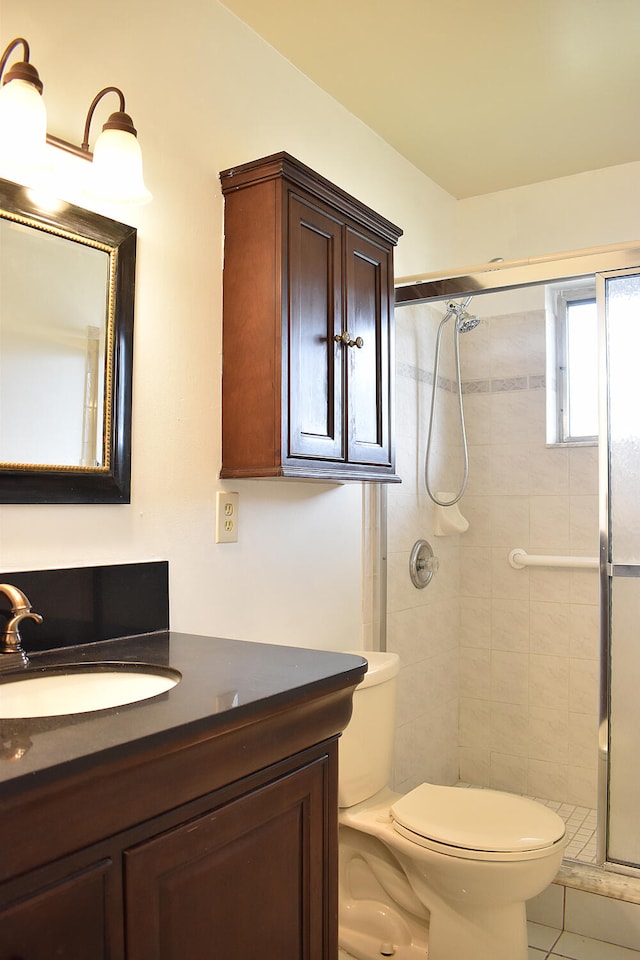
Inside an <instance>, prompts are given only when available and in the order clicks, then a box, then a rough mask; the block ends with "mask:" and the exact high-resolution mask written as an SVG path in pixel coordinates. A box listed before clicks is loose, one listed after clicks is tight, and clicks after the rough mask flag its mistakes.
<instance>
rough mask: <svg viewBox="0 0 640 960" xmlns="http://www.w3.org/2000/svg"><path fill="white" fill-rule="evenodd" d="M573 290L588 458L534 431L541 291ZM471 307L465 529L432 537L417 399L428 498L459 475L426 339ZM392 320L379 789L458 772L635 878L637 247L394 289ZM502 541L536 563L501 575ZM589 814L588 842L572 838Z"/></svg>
mask: <svg viewBox="0 0 640 960" xmlns="http://www.w3.org/2000/svg"><path fill="white" fill-rule="evenodd" d="M584 281H590V282H591V283H592V284H593V286H594V289H595V290H596V298H597V303H598V311H599V323H600V361H601V368H602V377H601V383H602V388H601V405H600V406H601V424H600V437H599V456H598V452H597V448H596V446H595V445H591V446H588V445H584V444H578V445H576V444H574V445H571V444H562V443H549V434H548V428H549V417H550V407H551V404H550V402H549V397H550V396H551V395H552V394H553V391H554V388H555V386H556V385H555V383H554V382H553V370H552V366H551V365H549V363H548V362H545V358H546V355H547V354H548V351H549V350H550V349H554V343H553V341H552V338H550V336H549V324H548V321H547V319H546V314H547V312H548V301H549V293H548V291H549V290H550V289H554V290H557V289H559V288H561V287H564V286H567V285H568V286H569V287H571V286H573V285H575V284H578V285H580V284H582V283H583V282H584ZM471 296H473V313H474V314H476V313H477V314H478V315H479V316H480V317H481V319H482V323H481V324H480V326H478V327H477V329H472V330H469V331H468V335H465V337H464V338H462V340H461V347H460V369H461V374H460V376H461V381H462V383H461V390H462V392H463V401H464V407H465V414H466V419H467V439H468V444H469V481H468V487H467V489H466V492H465V494H464V496H463V497H462V499H461V500H460V503H459V507H460V509H461V511H462V513H463V514H464V515H465V516H466V517H467V519H468V520H469V522H470V526H469V530H468V532H467V533H464V534H462V535H458V536H452V537H441V538H440V537H435V538H434V537H433V531H434V523H433V521H434V510H435V509H436V507H435V505H434V504H433V503H432V502H431V501H430V500H429V499H428V497H427V493H426V490H425V487H424V470H423V468H424V455H425V448H426V444H427V433H431V430H428V422H429V419H430V403H431V394H432V390H433V392H438V396H439V404H440V415H441V420H442V422H441V423H440V426H439V429H438V426H437V425H436V427H435V428H434V430H435V436H434V438H433V440H432V444H433V448H434V449H433V451H432V461H433V462H432V466H431V469H432V470H433V478H432V486H433V489H434V490H437V491H447V490H450V491H454V492H455V491H456V490H458V488H459V480H460V477H461V475H462V474H463V473H464V453H463V451H462V450H461V448H460V443H459V439H460V427H459V423H458V413H457V409H456V402H455V401H456V395H457V389H458V384H457V380H456V378H457V373H456V364H455V362H454V360H455V358H454V355H453V347H452V345H451V344H450V345H449V347H448V352H447V345H446V342H443V344H442V347H441V349H442V358H441V361H440V362H441V369H440V371H439V372H437V373H436V383H435V386H433V387H432V383H431V381H432V379H433V376H434V368H433V360H434V353H435V350H436V337H437V329H438V326H439V325H441V324H442V322H443V317H444V316H445V315H446V314H447V312H451V311H453V314H454V315H455V316H456V321H455V322H456V323H458V313H457V312H456V310H455V309H454V307H455V306H457V308H458V312H460V313H461V314H462V312H463V311H464V312H465V313H466V315H467V316H468V312H466V308H467V307H468V305H469V298H470V297H471ZM473 319H474V320H475V319H476V318H475V317H474V318H473ZM396 324H397V329H398V341H397V358H398V359H397V394H398V399H397V411H398V415H397V416H398V460H399V464H398V468H399V472H400V473H401V475H402V478H403V481H404V482H403V484H402V487H399V488H394V489H393V490H389V491H388V492H387V496H388V504H387V508H386V515H387V525H386V532H387V540H388V551H387V566H388V575H387V581H388V588H387V592H386V604H387V618H386V625H387V646H388V647H389V649H395V650H397V651H398V652H399V653H400V655H401V659H402V660H403V663H404V664H405V669H404V670H403V672H402V673H403V675H404V676H402V675H401V682H400V710H399V721H398V723H399V726H398V731H397V749H396V753H397V755H398V761H397V768H396V771H395V779H396V785H397V786H398V788H401V789H407V788H410V787H411V786H412V785H414V784H415V783H418V782H421V781H422V780H432V781H437V782H448V783H451V782H455V781H456V779H457V778H458V777H459V778H460V779H461V780H462V781H464V782H467V783H473V784H474V785H478V786H487V787H494V788H498V789H507V790H512V791H513V792H517V793H524V794H528V795H530V796H535V797H537V798H539V799H542V800H544V801H545V802H549V803H550V804H551V805H553V806H555V807H556V808H557V809H560V810H561V812H563V813H564V812H565V811H572V813H571V815H572V817H575V816H578V817H582V818H583V819H584V824H582V825H581V826H582V828H583V829H582V830H581V831H578V832H579V833H580V834H581V836H582V839H580V837H578V838H577V839H576V842H575V843H574V844H573V845H572V846H570V847H569V856H570V857H571V858H572V859H583V860H586V861H588V862H591V863H592V864H600V865H605V866H607V867H608V868H609V869H614V870H618V871H621V872H627V873H635V872H637V871H638V870H639V869H640V839H639V838H640V831H639V830H638V829H637V826H638V814H637V811H638V810H639V809H640V773H639V772H638V764H637V762H636V756H637V753H638V748H639V747H640V697H638V695H637V691H638V689H639V684H640V647H637V644H636V642H635V629H634V628H635V625H636V623H637V622H638V620H639V615H640V580H638V579H636V578H637V577H638V576H640V507H639V506H638V504H637V498H636V497H635V496H634V493H635V491H636V490H638V489H640V487H639V486H638V481H640V414H639V413H638V411H640V403H639V402H638V401H639V400H640V395H639V394H640V384H639V385H638V386H636V382H637V381H638V376H637V373H636V371H635V370H634V367H633V364H634V362H635V360H636V358H637V357H638V356H640V247H638V246H633V247H630V246H625V247H609V248H602V249H599V250H590V251H583V252H577V253H575V254H573V255H571V256H561V257H558V258H549V259H548V260H541V259H540V260H537V261H536V262H535V263H527V262H519V263H512V264H509V263H504V264H501V265H500V266H497V265H495V264H490V265H487V268H486V269H485V270H482V271H479V272H478V273H475V274H473V275H465V276H457V277H435V276H434V277H432V278H420V279H417V280H415V281H410V282H409V281H406V282H405V281H399V285H398V287H397V289H396ZM449 326H452V325H451V324H450V325H449ZM474 327H475V323H474ZM460 329H464V328H463V327H462V326H460ZM550 373H551V376H550ZM463 432H464V431H463ZM416 445H417V446H418V447H419V453H418V455H417V456H416V454H415V447H416ZM412 448H413V449H412ZM598 460H599V462H598ZM445 496H446V498H447V501H446V502H448V501H449V498H450V496H452V495H449V494H446V495H445ZM418 537H426V538H427V539H429V540H431V542H432V544H433V547H434V550H435V552H436V554H438V555H439V558H440V571H439V573H438V574H437V576H436V577H435V578H434V580H433V583H432V584H431V585H430V586H429V588H428V589H427V590H424V591H420V594H421V595H420V596H419V595H418V592H416V591H415V588H414V587H413V586H412V585H411V583H410V582H409V584H408V585H407V583H406V582H405V581H408V580H409V578H408V573H406V565H407V558H408V554H409V551H410V549H411V543H412V542H413V540H415V539H417V538H418ZM514 548H521V549H524V550H526V551H527V552H528V553H530V554H534V555H542V559H543V565H541V566H539V567H531V568H521V569H514V567H513V566H511V565H510V564H509V554H510V553H511V551H512V550H513V549H514ZM549 556H552V557H560V558H561V560H562V559H565V560H567V561H571V560H572V559H573V558H574V557H579V558H581V560H584V558H585V557H588V558H593V559H594V561H595V559H596V558H597V559H598V560H599V569H600V574H599V575H598V572H597V570H590V569H580V568H578V569H572V568H571V567H570V566H566V567H563V566H559V567H551V566H546V565H544V558H548V557H549ZM636 647H637V649H636ZM592 808H593V809H597V818H598V847H597V849H596V846H595V841H592V842H591V844H590V845H588V844H587V842H586V841H585V840H584V836H583V831H584V830H586V829H587V828H588V816H587V815H588V811H589V810H590V809H592ZM573 811H576V813H573ZM567 815H569V814H568V813H567ZM594 824H595V820H594ZM581 844H582V847H584V849H582V847H581V846H580V845H581ZM579 848H580V849H579Z"/></svg>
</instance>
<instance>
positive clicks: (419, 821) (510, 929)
mask: <svg viewBox="0 0 640 960" xmlns="http://www.w3.org/2000/svg"><path fill="white" fill-rule="evenodd" d="M362 655H363V656H365V657H366V658H367V659H368V661H369V671H368V673H367V675H366V676H365V678H364V680H363V682H362V683H361V684H360V685H359V686H358V687H357V688H356V692H355V694H354V702H353V714H352V718H351V721H350V723H349V725H348V727H347V728H346V730H345V732H344V734H343V737H342V739H341V742H340V774H339V803H340V811H339V839H340V884H339V908H340V919H339V941H340V945H341V946H342V947H343V949H345V950H346V951H347V952H348V953H351V954H352V955H353V956H355V957H357V958H358V960H375V958H379V957H384V956H388V957H394V958H396V960H418V958H422V960H424V958H425V957H426V956H427V953H428V958H429V960H467V958H468V960H526V958H527V936H526V915H525V903H526V901H527V900H528V899H530V898H531V897H534V896H536V895H537V894H539V893H541V892H542V890H544V889H545V887H546V886H547V885H548V884H549V883H551V881H552V880H553V878H554V876H555V874H556V872H557V870H558V867H559V866H560V863H561V861H562V853H563V849H564V845H565V825H564V823H563V821H562V819H561V818H560V817H559V816H558V815H557V814H556V813H555V812H554V811H552V810H550V809H549V808H547V807H545V806H543V805H542V804H540V803H536V802H535V801H533V800H529V799H528V798H525V797H518V796H514V795H511V794H505V793H501V792H500V791H494V790H482V789H474V788H464V789H462V788H459V787H450V786H439V785H435V784H428V783H424V784H422V785H421V786H419V787H417V788H416V789H414V790H411V791H410V792H409V793H407V794H405V795H401V794H397V793H393V792H392V791H391V790H390V789H389V786H388V783H389V780H390V774H391V759H392V738H393V719H394V705H395V685H396V680H395V678H396V676H397V673H398V670H399V661H398V657H397V656H396V655H395V654H390V653H378V652H375V653H374V652H371V653H369V652H366V651H365V652H364V653H363V654H362Z"/></svg>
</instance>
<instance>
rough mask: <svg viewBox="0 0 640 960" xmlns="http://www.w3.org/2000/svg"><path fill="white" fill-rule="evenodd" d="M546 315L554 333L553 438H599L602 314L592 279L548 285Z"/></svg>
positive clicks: (550, 395) (551, 373)
mask: <svg viewBox="0 0 640 960" xmlns="http://www.w3.org/2000/svg"><path fill="white" fill-rule="evenodd" d="M547 318H548V320H550V321H551V326H552V333H553V336H552V337H549V338H548V343H549V346H550V347H551V349H550V350H549V351H548V354H549V356H548V360H547V382H548V384H549V385H550V389H549V390H548V394H547V397H548V402H547V414H548V416H547V423H548V428H549V429H548V437H547V439H548V442H550V443H556V444H557V443H596V442H597V439H598V317H597V310H596V298H595V288H594V286H593V283H590V284H589V285H588V286H586V285H585V284H584V283H583V284H582V285H576V286H571V287H568V288H567V287H564V288H563V289H559V288H558V287H550V288H548V289H547ZM552 367H553V368H552Z"/></svg>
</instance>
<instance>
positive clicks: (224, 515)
mask: <svg viewBox="0 0 640 960" xmlns="http://www.w3.org/2000/svg"><path fill="white" fill-rule="evenodd" d="M239 500H240V494H238V493H227V492H226V491H225V490H218V492H217V493H216V543H237V541H238V503H239Z"/></svg>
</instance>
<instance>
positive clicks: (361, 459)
mask: <svg viewBox="0 0 640 960" xmlns="http://www.w3.org/2000/svg"><path fill="white" fill-rule="evenodd" d="M220 180H221V183H222V191H223V194H224V197H225V250H224V292H223V295H224V307H223V375H222V470H221V474H220V476H221V477H223V478H227V477H229V478H230V477H234V478H242V477H280V476H281V477H297V478H305V477H309V478H314V479H326V480H377V481H399V479H400V478H399V477H398V476H397V475H396V473H395V450H394V437H393V364H394V355H393V248H394V246H395V244H396V243H397V241H398V239H399V237H400V236H401V233H402V231H401V230H400V229H399V228H398V227H396V226H394V225H393V224H392V223H390V222H389V221H387V220H385V219H384V218H383V217H380V216H379V215H378V214H376V213H375V212H374V211H373V210H371V209H369V208H368V207H366V206H364V205H363V204H361V203H359V202H358V201H357V200H355V199H354V198H353V197H351V196H349V194H347V193H345V192H344V191H342V190H340V189H339V188H338V187H336V186H334V185H333V184H331V183H329V181H327V180H325V179H324V178H322V177H320V176H319V175H318V174H316V173H314V171H313V170H311V169H309V168H308V167H306V166H304V165H303V164H301V163H299V162H298V161H297V160H295V159H294V158H293V157H291V156H289V155H288V154H286V153H279V154H276V155H274V156H272V157H267V158H265V159H264V160H258V161H255V162H253V163H248V164H244V165H243V166H240V167H234V168H232V169H229V170H224V171H223V172H222V173H221V174H220Z"/></svg>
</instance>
